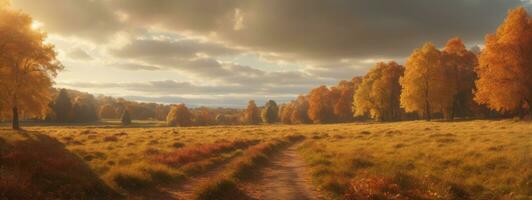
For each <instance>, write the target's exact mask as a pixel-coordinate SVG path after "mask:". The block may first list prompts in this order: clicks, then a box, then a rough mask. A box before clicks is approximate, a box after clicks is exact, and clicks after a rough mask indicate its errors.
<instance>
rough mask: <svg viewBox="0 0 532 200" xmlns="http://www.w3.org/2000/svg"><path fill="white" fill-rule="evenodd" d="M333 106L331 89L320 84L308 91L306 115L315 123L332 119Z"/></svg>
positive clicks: (328, 121) (331, 120)
mask: <svg viewBox="0 0 532 200" xmlns="http://www.w3.org/2000/svg"><path fill="white" fill-rule="evenodd" d="M333 109H334V107H333V101H332V98H331V91H330V90H329V89H328V88H327V87H326V86H323V85H322V86H320V87H318V88H316V89H313V90H312V91H310V94H309V109H308V116H309V118H310V120H311V121H312V122H314V123H316V124H320V123H330V122H333V121H334V110H333Z"/></svg>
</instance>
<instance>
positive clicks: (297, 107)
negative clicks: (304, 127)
mask: <svg viewBox="0 0 532 200" xmlns="http://www.w3.org/2000/svg"><path fill="white" fill-rule="evenodd" d="M292 106H293V108H292V113H291V114H290V121H291V122H292V123H294V124H308V123H310V119H309V117H308V109H309V103H308V98H307V97H306V96H303V95H299V96H298V97H297V99H296V100H295V101H294V102H292Z"/></svg>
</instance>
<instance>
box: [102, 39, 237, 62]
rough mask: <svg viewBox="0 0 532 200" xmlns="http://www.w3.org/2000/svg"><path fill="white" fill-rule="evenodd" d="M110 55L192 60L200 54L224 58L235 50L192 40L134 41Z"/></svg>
mask: <svg viewBox="0 0 532 200" xmlns="http://www.w3.org/2000/svg"><path fill="white" fill-rule="evenodd" d="M112 53H113V54H114V55H116V56H118V57H126V58H131V57H136V58H150V57H173V58H193V57H196V56H198V55H200V54H205V55H207V56H224V55H232V54H235V53H236V50H234V49H231V48H228V47H225V46H223V45H222V44H216V43H209V42H201V41H198V40H193V39H180V40H176V41H173V40H169V39H159V40H154V39H136V40H133V41H131V42H130V43H129V44H128V45H126V46H123V47H122V48H120V49H115V50H113V51H112Z"/></svg>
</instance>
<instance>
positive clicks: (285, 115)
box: [279, 102, 295, 124]
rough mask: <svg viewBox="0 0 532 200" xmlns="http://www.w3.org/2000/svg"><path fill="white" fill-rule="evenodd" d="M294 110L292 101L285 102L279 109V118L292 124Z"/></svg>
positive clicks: (282, 121) (284, 122)
mask: <svg viewBox="0 0 532 200" xmlns="http://www.w3.org/2000/svg"><path fill="white" fill-rule="evenodd" d="M294 110H295V105H294V102H290V103H287V104H283V105H282V106H281V107H280V109H279V120H280V121H281V123H283V124H292V123H294V121H293V117H292V116H293V113H294Z"/></svg>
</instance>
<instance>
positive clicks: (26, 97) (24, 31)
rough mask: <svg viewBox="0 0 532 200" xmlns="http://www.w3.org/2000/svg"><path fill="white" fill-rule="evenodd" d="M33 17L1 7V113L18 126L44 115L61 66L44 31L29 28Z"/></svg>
mask: <svg viewBox="0 0 532 200" xmlns="http://www.w3.org/2000/svg"><path fill="white" fill-rule="evenodd" d="M32 23H33V20H32V18H31V17H30V16H29V15H27V14H25V13H22V12H20V11H14V10H12V9H10V8H9V7H8V6H5V5H2V6H0V76H1V77H0V80H1V84H0V87H1V88H0V99H2V106H1V107H0V109H2V110H0V113H2V115H0V116H3V117H6V118H7V117H11V118H12V128H13V129H19V128H20V125H19V114H20V113H23V115H24V116H22V117H43V116H44V115H46V113H47V110H48V103H49V102H50V101H51V98H52V97H51V91H50V90H49V89H50V87H52V83H53V78H54V77H55V76H56V75H57V72H59V71H60V70H61V69H62V66H61V64H60V63H59V61H58V60H57V59H56V52H55V51H54V46H53V45H50V44H47V43H45V42H44V41H45V39H46V33H44V32H43V31H40V30H36V29H33V28H32Z"/></svg>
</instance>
